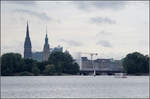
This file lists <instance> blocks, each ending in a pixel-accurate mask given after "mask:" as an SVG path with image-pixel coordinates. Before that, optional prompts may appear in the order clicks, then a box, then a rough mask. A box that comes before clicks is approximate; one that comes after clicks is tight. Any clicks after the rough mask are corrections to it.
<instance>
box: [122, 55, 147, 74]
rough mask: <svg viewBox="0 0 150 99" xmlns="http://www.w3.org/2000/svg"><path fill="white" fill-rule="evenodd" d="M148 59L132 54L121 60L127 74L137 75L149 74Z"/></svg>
mask: <svg viewBox="0 0 150 99" xmlns="http://www.w3.org/2000/svg"><path fill="white" fill-rule="evenodd" d="M148 60H149V58H148V57H145V56H144V55H142V54H140V53H138V52H134V53H130V54H128V55H127V56H126V57H125V58H124V59H123V67H124V69H125V71H126V72H127V73H128V74H139V73H148V72H149V63H148Z"/></svg>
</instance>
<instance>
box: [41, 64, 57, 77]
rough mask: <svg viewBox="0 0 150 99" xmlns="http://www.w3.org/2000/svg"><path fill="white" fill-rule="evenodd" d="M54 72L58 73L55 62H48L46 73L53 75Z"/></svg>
mask: <svg viewBox="0 0 150 99" xmlns="http://www.w3.org/2000/svg"><path fill="white" fill-rule="evenodd" d="M54 73H56V69H55V66H54V65H53V64H51V65H49V64H48V65H46V66H45V70H44V74H46V75H53V74H54Z"/></svg>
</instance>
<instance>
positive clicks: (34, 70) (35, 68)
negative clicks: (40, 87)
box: [32, 65, 40, 76]
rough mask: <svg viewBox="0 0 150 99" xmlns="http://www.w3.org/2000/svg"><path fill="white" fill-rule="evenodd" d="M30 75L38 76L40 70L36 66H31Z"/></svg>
mask: <svg viewBox="0 0 150 99" xmlns="http://www.w3.org/2000/svg"><path fill="white" fill-rule="evenodd" d="M32 73H33V74H34V75H35V76H37V75H39V74H40V69H39V68H38V67H37V66H36V65H35V66H32Z"/></svg>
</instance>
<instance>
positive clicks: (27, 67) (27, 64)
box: [23, 59, 37, 72]
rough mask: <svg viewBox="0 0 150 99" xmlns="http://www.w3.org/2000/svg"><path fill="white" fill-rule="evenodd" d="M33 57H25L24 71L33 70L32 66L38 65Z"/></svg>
mask: <svg viewBox="0 0 150 99" xmlns="http://www.w3.org/2000/svg"><path fill="white" fill-rule="evenodd" d="M36 63H37V62H36V61H35V60H33V59H24V65H23V71H27V72H32V68H33V67H34V66H35V65H37V64H36Z"/></svg>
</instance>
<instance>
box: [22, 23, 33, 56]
mask: <svg viewBox="0 0 150 99" xmlns="http://www.w3.org/2000/svg"><path fill="white" fill-rule="evenodd" d="M24 58H32V45H31V41H30V36H29V26H28V21H27V30H26V38H25V42H24Z"/></svg>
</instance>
